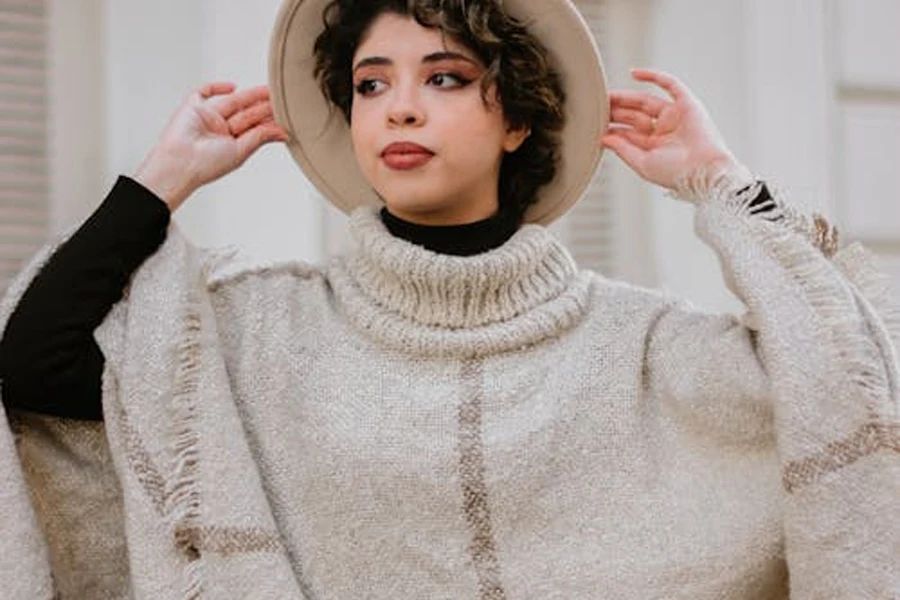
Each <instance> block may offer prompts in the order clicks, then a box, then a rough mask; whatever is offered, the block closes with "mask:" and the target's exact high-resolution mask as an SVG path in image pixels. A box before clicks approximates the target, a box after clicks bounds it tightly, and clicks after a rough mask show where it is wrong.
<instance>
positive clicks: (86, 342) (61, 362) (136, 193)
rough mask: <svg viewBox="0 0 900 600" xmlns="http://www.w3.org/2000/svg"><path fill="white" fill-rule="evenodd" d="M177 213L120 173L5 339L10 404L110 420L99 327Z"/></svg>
mask: <svg viewBox="0 0 900 600" xmlns="http://www.w3.org/2000/svg"><path fill="white" fill-rule="evenodd" d="M169 220H170V212H169V209H168V207H167V206H166V205H165V203H163V202H162V200H160V199H159V198H158V197H157V196H155V195H154V194H153V193H152V192H150V191H149V190H147V189H146V188H144V187H143V186H141V185H140V184H139V183H137V182H135V181H133V180H131V179H129V178H127V177H120V178H119V180H118V181H117V182H116V184H115V186H113V188H112V190H111V191H110V193H109V195H108V196H107V197H106V199H105V200H104V201H103V203H102V204H101V205H100V206H99V207H98V208H97V210H96V211H95V212H94V213H93V214H92V215H91V217H90V218H89V219H88V220H87V221H85V223H84V224H83V225H82V226H81V227H80V228H79V229H78V231H76V232H75V234H74V235H73V236H72V237H71V238H69V240H67V241H66V242H65V243H64V244H63V245H62V246H60V247H59V248H58V249H57V251H56V252H55V253H54V254H53V256H51V257H50V259H49V261H48V262H47V263H46V264H45V265H44V267H43V269H41V271H40V272H39V273H38V275H37V276H36V277H35V278H34V280H33V281H32V282H31V284H30V285H29V287H28V289H27V290H26V291H25V294H24V295H23V296H22V299H21V300H20V301H19V304H18V305H17V306H16V308H15V310H14V311H13V314H12V315H11V316H10V319H9V322H8V323H7V325H6V330H5V331H4V332H3V338H2V340H0V385H2V397H3V403H4V405H5V406H6V407H8V408H15V409H20V410H27V411H32V412H38V413H44V414H50V415H55V416H59V417H68V418H73V419H84V420H102V418H103V412H102V408H101V402H100V398H101V376H102V373H103V365H104V360H103V355H102V354H101V352H100V348H99V347H98V346H97V343H96V341H95V340H94V336H93V334H94V330H95V329H96V328H97V327H98V326H99V325H100V323H101V322H103V319H104V318H105V317H106V315H107V314H108V313H109V311H110V310H111V309H112V307H113V305H114V304H115V303H116V302H118V301H119V300H120V299H121V298H122V294H123V290H124V288H125V286H126V285H127V283H128V280H129V278H130V277H131V275H132V274H133V273H134V271H135V270H137V268H138V267H139V266H140V265H141V263H143V262H144V260H146V259H147V258H148V257H149V256H150V255H152V254H153V253H154V252H155V251H156V250H157V249H158V248H159V247H160V245H161V244H162V243H163V241H164V240H165V237H166V231H167V228H168V225H169Z"/></svg>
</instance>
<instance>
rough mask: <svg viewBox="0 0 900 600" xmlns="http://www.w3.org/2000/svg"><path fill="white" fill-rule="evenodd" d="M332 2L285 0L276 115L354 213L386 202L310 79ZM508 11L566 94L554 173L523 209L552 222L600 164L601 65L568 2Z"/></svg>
mask: <svg viewBox="0 0 900 600" xmlns="http://www.w3.org/2000/svg"><path fill="white" fill-rule="evenodd" d="M328 2H329V0H285V1H284V3H283V4H282V6H281V10H280V11H279V14H278V18H277V20H276V23H275V28H274V30H273V33H272V41H271V47H270V54H269V86H270V89H271V96H272V105H273V108H274V112H275V120H276V122H277V123H278V124H279V125H280V126H281V127H283V128H285V129H286V130H287V131H288V133H289V134H290V139H289V140H288V143H287V146H288V149H289V150H290V152H291V155H292V156H293V157H294V160H296V161H297V163H298V164H299V165H300V168H301V169H302V170H303V172H304V173H305V175H306V177H307V178H308V179H309V180H310V181H311V182H312V183H313V185H315V186H316V188H318V190H319V191H320V192H321V193H322V194H323V195H324V196H325V198H327V199H328V200H329V201H330V202H332V203H333V204H334V205H335V206H337V207H338V208H339V209H341V210H342V211H344V212H345V213H350V212H352V211H353V210H354V209H356V208H357V207H360V206H363V205H376V206H378V205H381V204H382V202H381V200H380V199H379V198H378V196H377V195H376V194H375V192H374V190H373V189H372V187H371V185H369V183H368V181H367V180H366V178H365V177H364V176H363V174H362V171H361V170H360V168H359V165H358V164H357V161H356V157H355V156H354V153H353V147H352V144H351V142H350V128H349V126H348V125H347V123H346V121H345V120H344V118H343V115H342V114H341V113H340V111H338V110H332V107H331V106H330V105H329V103H328V102H327V101H326V100H325V98H324V96H323V95H322V92H321V90H320V88H319V84H318V82H317V81H316V79H315V77H314V76H313V70H314V67H315V57H314V55H313V45H314V44H315V40H316V38H317V37H318V36H319V34H320V33H321V32H322V28H323V20H322V13H323V10H324V9H325V7H326V6H327V4H328ZM504 9H505V10H507V11H508V12H509V14H510V15H512V16H513V17H516V18H517V19H519V20H520V21H521V22H522V23H524V24H525V25H526V27H527V28H528V30H529V31H530V32H531V33H532V34H533V35H535V36H536V37H537V38H538V39H539V40H540V41H541V42H542V43H543V44H544V45H545V46H546V48H547V50H548V52H549V53H550V59H551V62H552V64H553V66H554V67H555V68H556V69H557V71H558V72H559V74H560V77H561V79H562V83H563V86H564V89H565V92H566V105H565V125H564V128H563V131H562V137H561V139H562V147H561V156H560V163H559V165H558V169H557V173H556V177H555V178H554V180H553V181H552V182H550V183H549V184H547V185H546V186H544V187H543V188H541V189H540V190H539V192H538V200H537V202H536V203H535V204H533V205H532V206H531V207H529V210H528V211H527V213H526V214H525V221H526V222H529V223H540V224H548V223H550V222H552V221H553V220H555V219H556V218H558V217H559V216H561V215H563V214H564V213H565V212H566V211H567V210H569V208H570V207H571V206H572V205H573V204H575V203H576V202H577V201H578V200H579V198H581V196H582V194H584V191H585V190H586V189H587V187H588V185H590V182H591V179H592V177H593V175H594V173H595V172H596V170H597V167H598V165H599V163H600V157H601V155H602V152H603V150H602V148H601V147H600V146H599V144H598V139H599V138H600V136H601V135H602V134H603V132H604V131H605V130H606V127H607V123H608V120H609V101H608V97H607V85H606V77H605V74H604V69H603V62H602V60H601V57H600V52H599V50H598V49H597V45H596V43H595V41H594V37H593V35H592V34H591V31H590V29H589V28H588V26H587V24H586V23H585V21H584V19H583V18H582V16H581V14H580V13H579V12H578V10H577V9H576V8H575V6H574V5H573V4H572V2H571V0H505V2H504Z"/></svg>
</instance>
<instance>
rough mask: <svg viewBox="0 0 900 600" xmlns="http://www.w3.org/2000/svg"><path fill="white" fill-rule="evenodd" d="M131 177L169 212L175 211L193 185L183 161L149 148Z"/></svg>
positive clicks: (186, 197)
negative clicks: (165, 206)
mask: <svg viewBox="0 0 900 600" xmlns="http://www.w3.org/2000/svg"><path fill="white" fill-rule="evenodd" d="M132 179H134V180H135V181H137V182H138V183H140V184H141V185H143V186H144V187H145V188H147V189H148V190H150V191H151V192H153V193H154V194H156V195H157V196H158V197H159V198H160V200H162V201H163V202H164V203H165V204H166V205H167V206H168V207H169V210H170V211H171V212H175V211H176V210H177V209H178V207H179V206H181V205H182V204H183V203H184V201H185V200H187V199H188V197H189V196H190V195H191V194H192V193H193V192H194V190H195V187H196V186H195V185H194V184H193V182H192V180H191V177H190V176H189V175H188V169H186V168H185V165H184V163H183V162H182V163H179V161H177V160H175V159H173V158H172V157H167V156H165V155H164V154H162V153H160V152H159V151H158V150H156V149H154V150H151V151H150V153H149V154H148V155H147V157H146V158H145V159H144V161H143V162H142V163H141V165H140V166H139V167H138V168H137V170H136V171H135V173H134V175H133V176H132Z"/></svg>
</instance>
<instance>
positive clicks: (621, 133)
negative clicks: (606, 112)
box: [606, 127, 655, 152]
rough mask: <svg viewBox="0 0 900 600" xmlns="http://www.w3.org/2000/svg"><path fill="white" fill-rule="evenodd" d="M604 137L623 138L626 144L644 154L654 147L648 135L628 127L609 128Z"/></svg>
mask: <svg viewBox="0 0 900 600" xmlns="http://www.w3.org/2000/svg"><path fill="white" fill-rule="evenodd" d="M606 135H612V136H618V137H622V138H625V140H626V141H628V143H630V144H633V145H635V146H637V147H638V148H640V149H641V150H643V151H645V152H649V151H650V150H652V149H653V148H654V147H655V146H654V144H653V140H652V138H651V136H650V135H648V134H646V133H642V132H640V131H636V130H634V129H631V128H629V127H610V128H609V129H608V130H607V132H606Z"/></svg>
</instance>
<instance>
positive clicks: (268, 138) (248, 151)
mask: <svg viewBox="0 0 900 600" xmlns="http://www.w3.org/2000/svg"><path fill="white" fill-rule="evenodd" d="M288 137H289V136H288V133H287V132H286V131H285V130H284V129H282V128H281V127H279V126H278V125H276V124H275V123H274V122H271V123H264V124H260V125H257V126H256V127H254V128H253V129H250V130H248V131H246V132H244V134H243V135H241V136H240V137H239V138H237V143H238V154H239V155H240V156H241V162H243V161H245V160H247V159H248V158H250V156H252V155H253V153H254V152H256V151H257V150H259V149H260V148H261V147H262V146H264V145H265V144H270V143H272V142H286V141H287V140H288Z"/></svg>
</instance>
